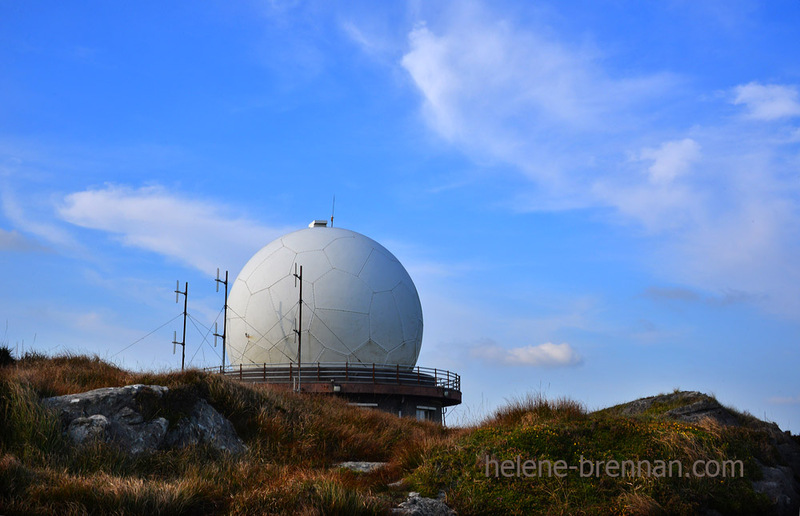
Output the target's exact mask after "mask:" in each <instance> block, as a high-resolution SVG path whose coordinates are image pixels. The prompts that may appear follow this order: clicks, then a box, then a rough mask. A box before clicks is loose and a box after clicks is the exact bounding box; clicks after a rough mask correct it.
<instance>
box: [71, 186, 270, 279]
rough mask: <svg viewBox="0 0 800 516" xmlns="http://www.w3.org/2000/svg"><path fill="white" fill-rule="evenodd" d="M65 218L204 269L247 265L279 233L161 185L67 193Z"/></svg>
mask: <svg viewBox="0 0 800 516" xmlns="http://www.w3.org/2000/svg"><path fill="white" fill-rule="evenodd" d="M58 214H59V215H60V216H61V217H62V218H63V219H64V220H65V221H67V222H69V223H71V224H75V225H77V226H81V227H84V228H90V229H96V230H101V231H106V232H108V233H111V234H113V235H115V236H116V237H117V238H119V240H120V241H121V242H122V243H123V244H125V245H128V246H132V247H138V248H141V249H146V250H148V251H153V252H156V253H159V254H162V255H164V256H167V257H170V258H172V259H174V260H176V261H178V262H181V263H184V264H186V265H189V266H192V267H194V268H196V269H199V270H201V271H203V272H207V273H213V272H214V271H215V270H216V267H218V266H220V265H221V264H226V263H244V262H245V261H246V260H247V259H248V258H249V257H250V255H251V254H252V253H253V252H254V251H255V250H257V249H259V248H260V247H261V246H263V245H265V244H267V243H268V242H270V241H271V240H273V239H274V238H276V237H277V236H279V235H280V234H282V232H283V230H282V229H281V228H272V227H267V226H264V225H262V224H259V223H257V222H255V221H253V220H250V219H247V218H245V217H236V216H232V215H231V214H230V209H229V208H227V207H225V206H222V205H219V204H216V203H214V202H210V201H206V200H200V199H190V198H187V197H184V196H180V195H177V194H174V193H171V192H168V191H167V190H166V189H164V188H163V187H158V186H151V187H142V188H138V189H135V188H131V187H127V186H116V185H109V186H106V187H105V188H101V189H93V190H84V191H81V192H75V193H72V194H69V195H67V196H66V197H65V198H64V200H63V204H62V205H61V206H59V208H58Z"/></svg>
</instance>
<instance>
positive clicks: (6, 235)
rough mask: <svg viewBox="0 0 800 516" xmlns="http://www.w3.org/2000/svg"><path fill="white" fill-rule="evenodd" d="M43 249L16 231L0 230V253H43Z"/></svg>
mask: <svg viewBox="0 0 800 516" xmlns="http://www.w3.org/2000/svg"><path fill="white" fill-rule="evenodd" d="M43 250H45V248H44V247H42V246H41V245H39V244H38V243H37V242H34V241H33V240H31V239H29V238H27V237H26V236H24V235H21V234H19V233H18V232H16V231H6V230H5V229H2V228H0V251H17V252H30V251H43Z"/></svg>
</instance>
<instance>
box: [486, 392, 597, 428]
mask: <svg viewBox="0 0 800 516" xmlns="http://www.w3.org/2000/svg"><path fill="white" fill-rule="evenodd" d="M585 415H586V408H585V407H584V406H583V405H582V404H581V403H579V402H577V401H575V400H572V399H569V398H557V399H554V400H550V399H547V398H545V397H544V395H543V394H542V393H538V392H537V393H528V394H526V395H525V396H523V397H520V398H514V399H511V400H508V401H507V403H506V404H505V405H504V406H502V407H500V408H498V409H497V410H496V411H495V412H494V414H492V415H491V416H489V417H488V418H487V419H486V420H484V421H483V422H482V423H481V424H480V426H482V427H486V426H514V425H519V424H527V425H531V424H535V423H536V422H537V421H539V420H548V421H552V420H569V419H579V418H583V417H584V416H585Z"/></svg>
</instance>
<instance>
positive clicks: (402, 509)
mask: <svg viewBox="0 0 800 516" xmlns="http://www.w3.org/2000/svg"><path fill="white" fill-rule="evenodd" d="M444 498H445V495H444V493H439V497H438V498H425V497H423V496H420V495H419V493H416V492H414V491H412V492H410V493H408V498H406V501H405V502H402V503H401V504H400V505H399V507H396V508H395V509H392V514H403V515H413V516H450V515H452V514H455V511H454V510H453V509H451V508H450V507H448V506H447V504H445V503H444Z"/></svg>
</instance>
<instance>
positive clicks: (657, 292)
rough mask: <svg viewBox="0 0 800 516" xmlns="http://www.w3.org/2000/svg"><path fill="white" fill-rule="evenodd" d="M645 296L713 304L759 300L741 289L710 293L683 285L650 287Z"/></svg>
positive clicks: (661, 299)
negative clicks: (715, 293)
mask: <svg viewBox="0 0 800 516" xmlns="http://www.w3.org/2000/svg"><path fill="white" fill-rule="evenodd" d="M643 296H644V297H646V298H648V299H652V300H654V301H669V302H671V301H679V302H687V303H705V304H708V305H713V306H727V305H731V304H735V303H746V302H748V301H756V300H758V298H757V297H756V296H754V295H753V294H750V293H747V292H742V291H739V290H727V291H724V292H722V293H720V294H719V295H709V294H703V293H700V292H698V291H696V290H692V289H688V288H681V287H648V288H647V289H645V291H644V293H643Z"/></svg>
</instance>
